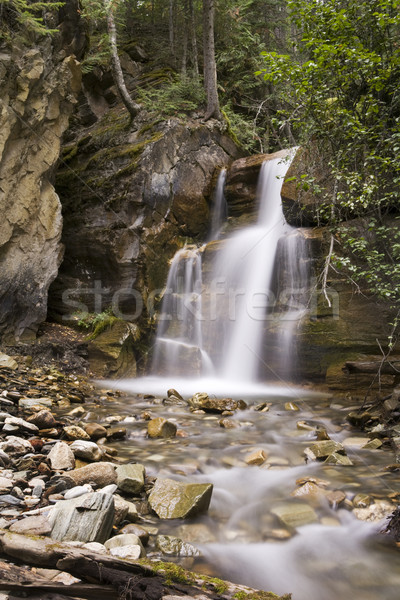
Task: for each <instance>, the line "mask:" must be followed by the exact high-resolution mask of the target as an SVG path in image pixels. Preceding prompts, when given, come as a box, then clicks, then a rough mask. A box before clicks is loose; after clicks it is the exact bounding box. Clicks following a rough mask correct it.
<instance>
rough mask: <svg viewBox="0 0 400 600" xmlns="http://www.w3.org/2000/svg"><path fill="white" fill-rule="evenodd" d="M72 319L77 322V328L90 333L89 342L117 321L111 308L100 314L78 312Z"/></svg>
mask: <svg viewBox="0 0 400 600" xmlns="http://www.w3.org/2000/svg"><path fill="white" fill-rule="evenodd" d="M74 317H75V319H76V320H77V325H78V327H80V328H81V329H85V330H87V331H88V332H90V335H89V337H88V339H89V340H93V339H95V338H96V337H97V336H98V335H100V333H102V332H103V331H105V330H106V329H108V328H109V327H111V326H112V325H113V324H114V323H115V322H116V321H118V319H117V317H116V316H115V315H114V314H113V312H112V309H111V308H108V309H106V310H104V311H103V312H101V313H89V312H80V313H76V314H75V315H74Z"/></svg>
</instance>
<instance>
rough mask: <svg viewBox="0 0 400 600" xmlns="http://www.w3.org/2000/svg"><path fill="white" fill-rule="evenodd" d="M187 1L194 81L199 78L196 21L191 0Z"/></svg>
mask: <svg viewBox="0 0 400 600" xmlns="http://www.w3.org/2000/svg"><path fill="white" fill-rule="evenodd" d="M188 1H189V13H190V38H191V45H192V53H193V74H194V76H195V77H196V79H198V78H199V55H198V52H197V39H196V19H195V14H194V6H193V0H188Z"/></svg>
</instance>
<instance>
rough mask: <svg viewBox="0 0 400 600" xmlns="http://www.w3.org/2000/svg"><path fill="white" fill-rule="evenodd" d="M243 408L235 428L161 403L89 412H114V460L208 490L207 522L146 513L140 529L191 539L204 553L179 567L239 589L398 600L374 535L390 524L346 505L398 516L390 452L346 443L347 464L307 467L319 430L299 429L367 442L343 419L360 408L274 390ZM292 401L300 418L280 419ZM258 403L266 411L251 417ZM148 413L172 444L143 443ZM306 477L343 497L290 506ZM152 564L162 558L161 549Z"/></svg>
mask: <svg viewBox="0 0 400 600" xmlns="http://www.w3.org/2000/svg"><path fill="white" fill-rule="evenodd" d="M244 399H245V400H246V402H247V403H248V408H247V409H245V410H238V411H236V412H235V413H234V414H233V415H232V416H230V417H228V418H229V420H230V422H231V423H232V424H233V425H235V427H232V428H224V427H221V426H220V420H221V415H215V414H196V413H193V412H190V410H189V408H188V407H187V406H186V405H183V404H182V405H180V404H171V405H169V404H168V403H165V400H164V401H163V399H162V397H158V398H157V397H148V398H145V397H143V395H139V394H131V395H125V396H123V397H121V399H120V400H119V399H113V401H112V402H110V401H107V402H105V403H104V404H103V405H102V404H100V405H98V404H96V406H95V407H94V408H93V411H95V414H96V420H97V421H98V422H100V423H101V422H102V420H106V419H107V418H109V417H110V415H113V416H115V415H118V416H119V417H120V419H119V424H123V426H124V427H126V428H127V439H125V440H123V441H119V442H114V443H113V444H112V445H113V447H115V448H116V449H117V450H118V457H119V458H120V459H122V460H129V461H134V462H138V463H141V464H143V465H144V466H145V468H146V472H147V474H148V475H151V476H157V477H172V478H174V479H178V480H185V481H188V480H190V481H191V482H212V483H213V485H214V491H213V496H212V500H211V505H210V508H209V511H208V514H207V515H206V516H203V517H197V518H195V519H191V520H188V521H185V522H183V521H178V520H173V521H168V520H164V521H159V520H158V519H153V518H152V517H151V515H149V516H148V518H144V522H146V523H147V525H148V526H151V525H154V526H155V527H157V528H158V533H162V534H167V535H174V536H178V537H179V536H180V537H184V536H185V535H188V536H189V537H190V536H192V537H191V539H189V540H188V541H191V542H192V543H193V544H194V545H195V546H197V547H198V548H199V549H200V551H201V553H202V556H201V558H184V559H180V562H182V564H184V566H186V567H188V568H192V569H194V570H196V569H197V570H199V571H201V572H206V573H207V574H211V575H215V576H218V577H222V578H226V579H229V580H231V581H233V582H236V583H243V584H246V585H249V586H252V587H255V588H261V589H268V590H272V591H273V592H275V593H277V594H283V593H288V592H293V598H294V600H337V599H338V598H340V599H341V600H378V599H379V600H382V599H383V598H384V599H385V600H397V599H398V590H399V589H400V553H399V549H398V547H396V545H395V544H394V543H393V542H391V541H390V540H389V539H388V538H387V536H383V535H380V531H382V529H383V528H384V527H385V525H386V520H385V518H382V519H380V520H374V521H373V522H369V521H364V520H360V519H358V518H356V516H355V513H354V512H353V511H352V508H353V506H352V500H353V499H354V497H355V496H356V495H360V494H365V495H366V496H367V497H368V498H369V501H370V502H372V503H373V504H374V505H375V503H378V504H379V503H380V502H383V503H384V504H386V505H387V504H388V503H389V504H391V505H392V507H393V510H394V509H395V507H396V501H397V500H398V497H399V494H398V492H399V490H400V486H399V481H400V475H399V472H398V471H391V470H385V468H386V467H387V466H388V465H391V464H392V463H394V462H395V460H394V456H393V452H392V451H391V450H390V448H389V447H386V446H385V444H384V445H383V446H382V447H381V448H380V449H376V450H367V449H359V448H357V446H356V445H354V444H356V442H354V441H353V442H352V445H351V446H349V447H346V450H347V456H348V457H349V458H350V460H351V461H352V463H353V465H352V466H341V465H333V464H327V463H323V462H316V461H309V462H305V456H304V450H305V448H306V447H308V446H310V445H311V444H312V443H313V442H314V441H315V439H316V437H315V430H304V429H300V428H299V425H298V423H299V422H304V421H305V422H306V424H308V425H309V426H310V427H318V426H319V428H320V429H325V430H326V432H327V434H328V435H329V437H330V438H331V439H332V440H335V441H338V442H343V441H345V440H346V439H347V438H357V437H359V438H363V437H366V435H365V433H362V432H360V431H358V430H356V429H354V428H353V427H351V426H350V425H349V424H348V423H347V421H346V415H347V414H348V413H349V412H350V411H351V410H352V409H357V408H359V407H358V406H353V407H352V406H349V402H348V401H347V400H344V399H342V398H333V397H327V396H326V395H321V396H318V394H317V395H316V394H315V393H314V394H310V393H308V392H307V391H301V390H299V391H298V392H296V394H295V397H293V390H291V391H290V393H288V395H287V397H285V396H284V395H282V394H281V395H279V396H278V395H275V394H274V393H273V392H270V393H269V394H268V393H266V394H263V395H259V396H258V397H257V396H255V397H252V398H251V399H246V398H244ZM287 402H292V403H293V402H294V403H295V404H296V406H297V408H298V409H299V410H285V404H286V403H287ZM264 403H267V408H266V409H265V410H266V412H260V411H258V410H255V407H256V406H257V405H260V404H264ZM87 408H89V411H90V405H88V406H87ZM146 412H147V413H149V414H150V415H151V416H152V417H157V416H162V417H165V418H167V419H168V420H170V421H174V422H175V424H176V425H177V427H178V436H177V437H175V438H172V439H149V438H148V437H147V435H146V432H147V424H146V421H145V420H144V419H143V418H142V417H143V414H144V413H146ZM89 415H90V413H89ZM92 417H93V413H92V415H91V416H90V418H92ZM88 418H89V417H88ZM372 437H375V436H372ZM256 449H259V450H260V449H261V450H263V451H264V452H265V454H266V456H267V458H266V461H265V463H264V464H262V465H260V466H249V465H247V464H246V462H245V459H246V457H247V456H248V455H250V454H251V453H252V452H253V451H254V450H256ZM310 478H311V479H315V478H317V479H318V478H319V479H320V480H323V481H324V482H325V483H324V484H322V485H325V486H326V489H327V490H329V491H341V492H343V493H344V495H345V500H344V501H343V502H342V501H341V502H340V503H339V504H338V505H335V503H334V502H333V503H332V502H328V500H327V498H326V497H325V496H324V495H323V494H321V495H318V496H315V495H312V494H311V495H308V496H307V495H299V496H297V497H293V496H292V493H293V491H294V490H296V489H298V488H299V487H301V486H300V484H299V480H300V481H304V480H307V479H310ZM296 482H298V483H297V484H296ZM305 505H306V506H308V507H309V511H310V515H311V517H307V516H306V521H307V518H308V520H309V522H308V523H307V524H301V516H300V525H296V524H295V525H294V526H290V523H289V524H288V523H287V522H285V520H283V521H282V518H281V517H282V510H283V512H285V511H288V512H289V517H288V519H289V521H290V518H293V517H290V514H291V512H292V511H294V512H296V510H300V507H302V508H301V510H305V511H306V513H307V510H306V508H304V506H305ZM300 512H301V511H300ZM278 515H280V517H279V516H278ZM294 518H295V519H296V517H294ZM371 518H375V519H376V517H371ZM294 523H295V521H294ZM182 526H183V527H182ZM185 528H186V529H185ZM190 532H191V533H190ZM196 536H197V539H196ZM185 541H186V540H185ZM150 556H151V557H153V558H154V557H157V556H158V554H157V551H154V552H151V553H150ZM160 557H161V555H160ZM166 558H167V557H166V556H162V559H163V560H165V559H166ZM171 560H175V561H179V559H176V558H171Z"/></svg>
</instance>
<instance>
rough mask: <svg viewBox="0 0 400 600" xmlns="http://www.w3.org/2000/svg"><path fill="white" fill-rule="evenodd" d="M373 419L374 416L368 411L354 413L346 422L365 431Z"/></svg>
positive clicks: (348, 416) (349, 415)
mask: <svg viewBox="0 0 400 600" xmlns="http://www.w3.org/2000/svg"><path fill="white" fill-rule="evenodd" d="M372 419H373V415H372V414H371V413H369V412H367V411H365V412H362V413H359V412H357V411H352V412H350V413H349V414H348V415H347V417H346V421H348V422H349V423H350V425H354V427H359V428H360V429H363V428H364V427H365V425H366V424H367V423H369V422H370V421H371V420H372Z"/></svg>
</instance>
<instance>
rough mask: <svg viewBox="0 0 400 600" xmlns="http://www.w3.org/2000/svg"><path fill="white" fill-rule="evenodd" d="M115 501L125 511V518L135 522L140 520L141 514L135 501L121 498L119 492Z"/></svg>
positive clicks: (115, 496)
mask: <svg viewBox="0 0 400 600" xmlns="http://www.w3.org/2000/svg"><path fill="white" fill-rule="evenodd" d="M114 501H115V504H116V506H118V507H120V508H121V510H123V511H124V517H123V518H124V519H125V520H126V521H130V522H131V523H134V522H135V521H137V520H138V518H139V514H138V509H137V506H136V504H135V503H134V502H129V500H125V498H121V496H119V495H118V494H115V495H114Z"/></svg>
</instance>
